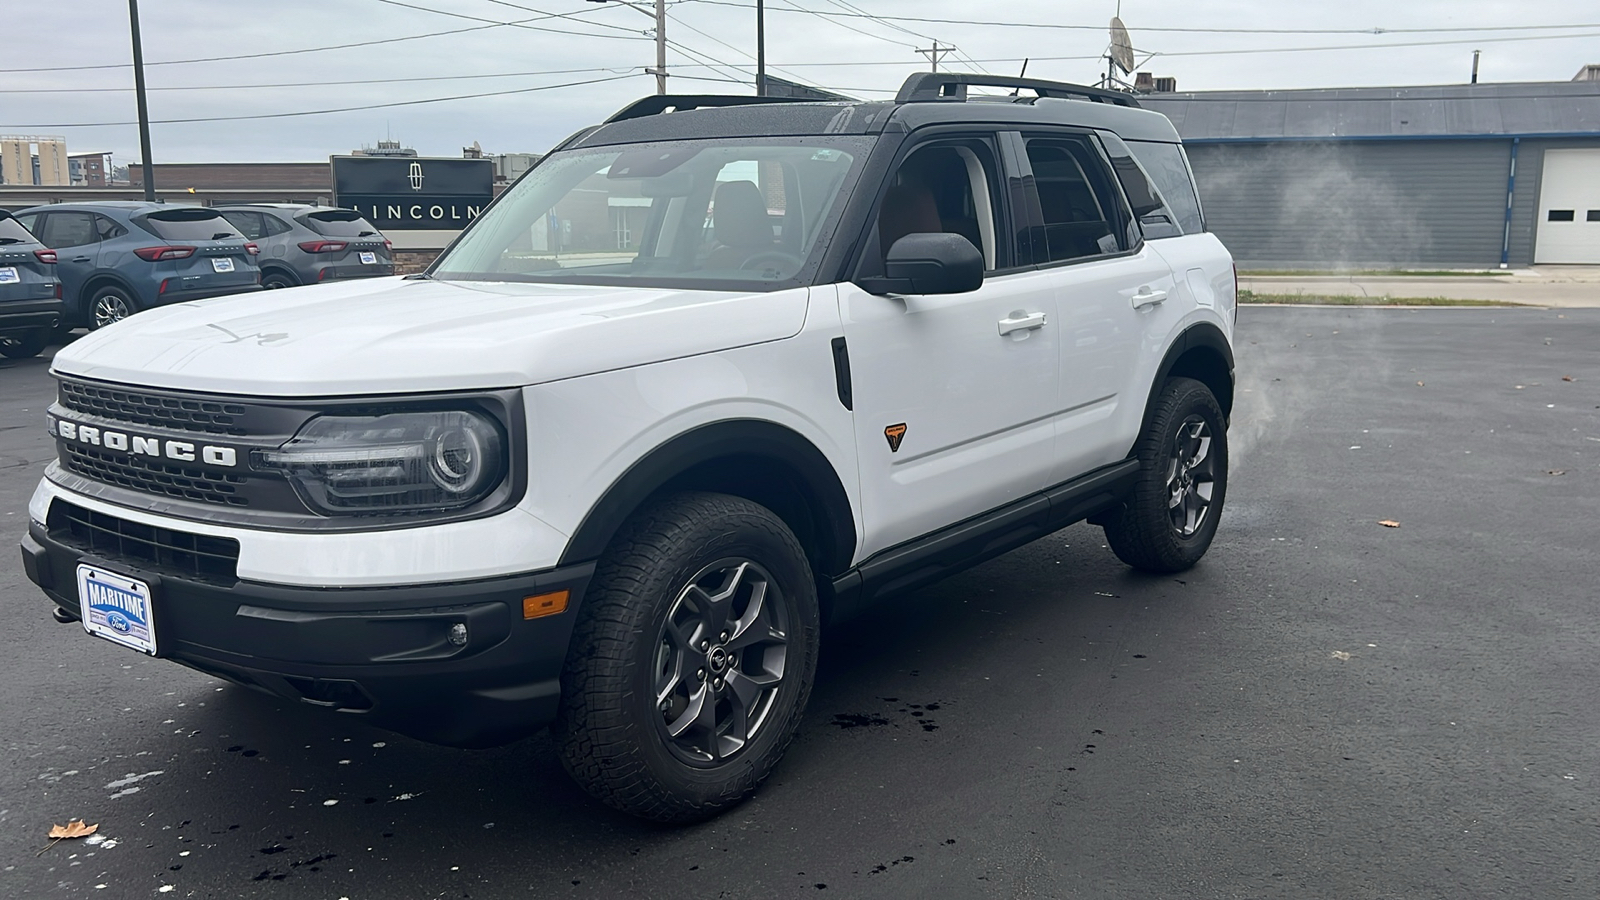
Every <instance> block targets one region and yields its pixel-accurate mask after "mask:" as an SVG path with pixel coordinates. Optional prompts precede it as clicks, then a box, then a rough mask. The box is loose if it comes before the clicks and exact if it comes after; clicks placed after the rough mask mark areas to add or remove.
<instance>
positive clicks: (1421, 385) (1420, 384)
mask: <svg viewBox="0 0 1600 900" xmlns="http://www.w3.org/2000/svg"><path fill="white" fill-rule="evenodd" d="M1417 387H1427V385H1425V384H1423V383H1422V382H1420V381H1419V382H1417Z"/></svg>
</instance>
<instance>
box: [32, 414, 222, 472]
mask: <svg viewBox="0 0 1600 900" xmlns="http://www.w3.org/2000/svg"><path fill="white" fill-rule="evenodd" d="M49 432H50V434H52V435H54V436H55V437H58V438H61V439H62V440H64V441H76V442H78V443H80V444H88V445H89V446H91V447H104V448H106V449H107V450H117V451H120V452H122V453H126V454H128V455H130V456H149V457H153V458H155V459H162V458H165V459H170V460H173V461H175V462H203V463H205V464H206V465H208V466H222V467H225V468H233V467H235V466H237V465H239V451H238V450H235V449H234V448H232V447H218V446H215V445H212V444H196V443H194V442H192V441H173V440H166V439H164V438H153V437H144V436H142V435H136V434H128V433H126V432H122V431H112V430H111V429H109V428H96V427H95V426H93V425H81V424H79V423H77V422H69V421H67V420H66V419H57V418H54V417H51V418H50V424H49Z"/></svg>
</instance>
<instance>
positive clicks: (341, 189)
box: [328, 156, 494, 231]
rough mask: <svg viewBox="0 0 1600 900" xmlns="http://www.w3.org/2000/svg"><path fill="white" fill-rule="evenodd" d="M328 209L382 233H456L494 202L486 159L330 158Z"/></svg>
mask: <svg viewBox="0 0 1600 900" xmlns="http://www.w3.org/2000/svg"><path fill="white" fill-rule="evenodd" d="M328 161H329V163H330V164H331V165H332V166H333V192H334V203H335V204H336V205H338V206H342V207H345V208H346V209H353V210H356V211H357V212H359V213H361V214H362V215H363V216H366V217H367V221H369V222H371V223H372V224H374V225H376V226H378V228H379V229H380V230H382V231H405V230H422V229H426V230H436V231H459V230H461V229H462V228H465V227H467V223H468V222H471V221H472V220H473V219H476V218H477V217H478V216H479V215H480V214H481V213H482V212H483V210H484V208H485V207H487V206H488V205H489V201H490V200H492V199H494V163H493V162H492V161H490V160H487V159H453V158H443V159H429V158H417V157H404V156H333V157H329V160H328Z"/></svg>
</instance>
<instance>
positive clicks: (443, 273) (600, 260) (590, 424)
mask: <svg viewBox="0 0 1600 900" xmlns="http://www.w3.org/2000/svg"><path fill="white" fill-rule="evenodd" d="M971 86H990V87H999V88H1001V90H1002V91H1003V92H1004V93H1003V94H1002V95H1001V96H997V97H990V98H982V97H978V96H971V97H969V96H968V88H969V87H971ZM1024 92H1026V94H1027V95H1026V96H1020V95H1022V94H1024ZM1234 281H1235V279H1234V272H1233V268H1232V264H1231V261H1230V259H1229V256H1228V253H1227V251H1226V250H1224V249H1223V247H1222V245H1221V244H1220V243H1219V242H1218V241H1217V239H1216V238H1215V237H1213V236H1212V235H1210V234H1207V233H1206V231H1205V228H1204V224H1203V222H1202V219H1201V212H1200V204H1199V201H1198V200H1197V198H1196V196H1195V191H1194V186H1193V181H1192V179H1191V177H1190V174H1189V170H1188V166H1187V163H1186V161H1185V157H1184V153H1183V149H1182V147H1181V145H1180V143H1179V140H1178V135H1177V133H1176V132H1175V131H1174V130H1173V128H1172V126H1171V124H1170V123H1169V122H1168V121H1167V120H1166V119H1165V118H1163V117H1162V116H1160V115H1157V114H1156V113H1153V112H1147V111H1143V110H1140V109H1139V108H1138V106H1137V104H1136V103H1135V102H1134V101H1133V100H1132V99H1131V98H1130V97H1128V96H1127V95H1123V94H1116V93H1109V92H1104V91H1098V90H1095V89H1091V88H1083V87H1077V86H1073V85H1063V84H1056V83H1052V82H1041V81H1027V80H1017V79H1005V78H995V77H989V76H970V75H955V74H944V73H940V74H936V75H935V74H919V75H915V76H913V77H912V78H911V79H909V80H908V81H907V82H906V84H905V86H904V88H902V90H901V92H900V94H899V96H898V97H897V98H896V99H895V100H893V101H890V102H874V103H853V102H837V103H812V102H778V101H776V100H761V99H759V98H751V97H651V98H648V99H646V100H642V101H640V102H639V103H637V104H634V105H633V106H631V107H628V108H627V109H625V110H623V111H622V112H619V113H618V114H617V115H615V116H613V117H612V118H611V119H609V120H608V121H607V122H605V123H604V124H602V125H600V126H597V127H594V128H590V129H587V130H585V131H582V132H580V133H579V134H577V135H574V136H573V137H572V138H570V139H568V140H567V141H566V142H564V143H563V144H562V145H561V146H560V147H558V148H557V149H556V151H554V152H552V153H551V154H550V155H549V156H547V157H545V158H544V160H543V161H542V162H541V163H540V164H539V165H538V167H537V168H535V169H533V170H532V171H530V172H529V173H528V174H527V175H526V176H525V177H524V178H522V179H521V180H520V181H519V182H518V183H517V184H516V185H515V186H514V187H513V188H511V189H510V190H509V191H508V192H507V193H506V194H505V195H504V196H503V197H501V198H500V199H499V200H498V201H497V202H496V203H495V204H494V205H493V206H492V207H491V208H490V209H488V210H487V211H486V212H485V213H484V215H483V216H482V217H481V218H479V219H478V220H477V221H476V222H475V223H474V224H473V225H472V226H471V227H470V228H469V229H468V230H467V231H466V232H465V233H463V234H462V235H461V237H460V238H459V239H458V240H457V241H456V242H455V243H454V244H453V245H452V246H451V247H450V248H449V250H447V251H446V252H445V253H444V255H443V256H441V257H440V258H439V260H438V261H437V262H436V263H434V265H433V266H432V268H430V269H429V270H428V272H427V273H426V274H423V275H420V276H410V277H407V278H385V279H372V280H367V281H362V282H359V283H351V284H338V285H328V286H323V287H315V288H307V289H305V290H300V291H294V292H291V293H275V294H274V295H272V296H270V297H266V296H253V297H241V298H227V299H215V300H205V301H199V302H193V303H185V304H180V305H176V306H172V307H164V308H161V309H157V310H151V311H149V312H147V313H144V314H142V315H139V316H137V317H135V318H133V319H130V320H128V321H125V322H121V323H118V324H116V325H115V326H113V327H110V328H106V329H103V330H101V331H98V332H95V333H94V334H92V335H90V336H89V337H86V338H84V339H82V340H79V341H77V342H76V343H73V344H71V345H70V346H68V347H67V348H65V349H63V350H62V351H61V352H60V353H58V354H57V355H56V357H55V363H54V373H55V375H56V377H57V378H58V379H59V382H60V388H59V399H58V401H57V402H56V403H55V404H54V405H53V406H52V407H51V408H50V410H49V416H48V427H49V429H50V433H51V434H52V436H53V437H54V438H55V439H56V442H57V447H58V453H59V458H58V460H57V461H56V462H55V463H53V464H52V465H51V466H50V467H49V468H48V470H47V471H46V474H45V477H44V480H43V481H42V482H41V483H40V485H39V488H38V490H37V492H36V493H35V494H34V497H33V500H32V503H31V504H30V507H29V514H30V520H31V521H30V523H29V533H28V536H27V537H26V538H25V539H24V540H23V556H24V559H25V562H26V565H27V570H28V573H29V576H30V577H31V578H32V579H33V581H34V582H36V583H37V584H38V585H39V586H40V587H41V588H43V589H44V590H45V592H46V593H47V594H48V595H49V596H50V598H51V599H52V600H53V601H54V613H55V615H56V617H57V618H58V619H59V620H61V621H64V622H65V621H81V622H82V623H83V626H84V628H85V629H86V630H87V631H88V632H89V633H91V634H94V635H97V636H99V637H102V638H105V639H108V640H111V641H114V642H117V643H120V644H123V645H125V646H127V647H130V648H132V649H134V650H137V651H140V652H144V653H147V654H151V655H154V656H159V657H166V658H170V659H172V660H174V661H176V662H179V663H182V664H184V665H187V666H191V667H193V668H195V669H199V670H201V671H205V672H209V673H212V674H214V675H217V676H219V677H222V678H226V679H228V680H230V681H233V682H237V683H239V684H244V685H249V686H252V687H255V688H259V689H261V690H265V691H268V692H270V693H272V694H275V695H278V696H281V697H286V698H292V699H294V700H298V701H303V702H306V703H310V704H314V705H318V706H324V707H328V708H331V709H335V710H340V711H345V712H351V713H360V714H363V715H364V716H365V717H366V718H367V719H368V720H370V721H372V722H373V723H374V724H378V725H381V726H383V727H385V728H389V729H392V730H395V731H398V732H401V733H404V734H408V735H412V736H415V737H418V738H421V739H424V740H429V741H434V742H438V743H444V744H452V745H458V746H484V745H488V744H494V743H500V742H505V741H508V740H511V739H514V738H517V737H520V736H522V735H526V734H528V733H530V732H531V731H533V730H534V729H537V728H539V727H542V726H544V725H548V724H552V723H553V727H554V731H555V735H556V739H557V743H558V745H559V746H560V747H561V748H562V752H563V755H564V757H565V761H566V764H567V767H568V769H569V770H570V771H571V772H572V774H573V775H574V776H575V777H576V778H577V779H578V780H579V781H580V782H582V783H583V785H584V786H585V787H586V788H587V789H589V790H590V791H591V792H592V793H594V794H595V795H596V796H597V797H599V798H600V799H602V800H604V801H605V802H607V803H610V804H612V805H614V806H616V807H619V808H621V809H624V810H628V811H630V812H633V813H636V814H638V815H641V816H646V817H649V818H653V819H657V820H663V821H689V820H694V819H697V818H704V817H706V816H708V815H712V814H714V813H716V812H718V811H720V810H722V809H725V808H727V807H728V806H729V805H731V804H733V803H736V802H738V801H739V800H740V799H742V798H743V797H745V796H747V795H749V794H750V793H751V792H752V791H754V790H755V789H756V787H757V786H758V785H759V784H760V783H761V781H762V780H763V779H764V778H765V777H766V776H767V774H768V773H769V772H770V771H771V770H772V767H773V766H774V765H775V764H776V763H777V761H778V760H779V758H780V757H781V756H782V754H783V751H784V749H785V748H786V747H787V745H788V744H789V741H790V739H791V737H792V736H793V734H794V732H795V728H796V726H797V724H798V722H799V721H800V718H801V713H802V711H803V709H804V707H805V705H806V699H807V696H808V695H809V693H810V690H811V681H812V677H813V672H814V670H815V666H816V660H817V648H818V641H819V637H820V634H821V631H820V629H821V626H822V624H823V623H824V622H828V621H835V622H837V621H840V620H842V619H846V618H848V617H849V616H850V615H852V614H853V613H855V612H856V611H858V610H860V609H861V608H862V607H864V606H865V605H867V604H869V603H871V602H872V601H874V600H876V599H878V598H880V597H882V596H884V595H886V594H889V593H891V592H895V591H901V590H905V589H907V588H913V587H916V586H919V585H923V584H926V583H928V582H930V581H932V580H934V579H937V578H940V577H942V576H944V575H947V574H949V573H951V572H953V571H956V570H959V569H961V568H963V567H966V566H970V565H973V564H974V563H977V562H980V561H982V560H985V559H989V558H991V557H994V556H996V555H998V554H1000V553H1003V552H1005V551H1007V550H1010V549H1012V548H1014V547H1017V546H1020V545H1022V544H1024V543H1027V542H1029V541H1032V540H1034V539H1036V538H1038V537H1040V536H1042V535H1046V534H1049V533H1051V532H1053V531H1055V530H1057V529H1060V528H1063V527H1065V526H1067V525H1069V524H1071V523H1073V522H1077V521H1080V520H1083V519H1088V520H1090V521H1092V522H1095V523H1098V524H1100V525H1102V526H1104V528H1105V531H1106V534H1107V536H1108V538H1109V540H1110V545H1111V547H1112V548H1113V550H1114V551H1115V552H1116V554H1117V556H1119V557H1120V558H1121V559H1123V560H1124V561H1125V562H1127V563H1128V564H1129V565H1132V566H1134V567H1136V568H1140V569H1145V570H1150V571H1157V572H1171V571H1177V570H1180V569H1183V568H1185V567H1188V566H1191V565H1193V564H1194V563H1195V562H1196V561H1197V560H1198V559H1200V557H1201V556H1202V555H1203V554H1204V553H1205V551H1206V548H1207V547H1208V546H1209V544H1210V542H1211V539H1212V536H1213V534H1214V533H1215V531H1216V528H1217V521H1218V518H1219V516H1220V515H1221V512H1222V504H1223V497H1224V493H1225V490H1226V484H1227V458H1228V457H1227V444H1226V428H1227V417H1228V413H1229V408H1230V406H1231V403H1232V399H1233V354H1232V350H1231V344H1232V332H1233V319H1234V302H1235V284H1234Z"/></svg>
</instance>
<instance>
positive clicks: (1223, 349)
mask: <svg viewBox="0 0 1600 900" xmlns="http://www.w3.org/2000/svg"><path fill="white" fill-rule="evenodd" d="M1197 349H1198V350H1205V351H1211V352H1213V353H1215V354H1216V355H1217V356H1218V357H1219V358H1220V359H1221V361H1222V363H1223V365H1224V366H1226V368H1227V389H1226V391H1225V392H1224V393H1223V394H1219V395H1218V396H1217V402H1218V403H1219V404H1220V405H1221V406H1222V414H1223V416H1224V417H1231V416H1232V415H1233V385H1234V374H1233V372H1234V365H1233V347H1232V345H1230V344H1229V343H1228V337H1227V335H1225V334H1223V333H1222V329H1221V328H1218V327H1217V326H1216V325H1215V324H1213V323H1211V322H1198V323H1196V324H1194V325H1191V326H1189V327H1188V328H1187V329H1185V330H1184V332H1183V333H1182V334H1180V335H1178V338H1177V340H1175V341H1173V342H1172V346H1170V347H1168V348H1167V353H1166V355H1165V356H1163V357H1162V358H1161V365H1159V366H1157V367H1156V376H1155V378H1154V379H1152V380H1151V382H1150V396H1148V397H1146V398H1145V404H1144V409H1145V418H1146V419H1147V420H1148V418H1149V416H1150V410H1151V409H1152V408H1153V407H1154V406H1155V403H1156V395H1157V394H1158V393H1160V391H1161V386H1162V385H1163V384H1165V383H1166V381H1167V379H1168V378H1169V377H1171V376H1172V370H1173V369H1174V368H1175V367H1176V366H1177V364H1178V360H1180V359H1182V358H1183V357H1184V355H1185V354H1187V353H1189V351H1191V350H1197Z"/></svg>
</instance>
